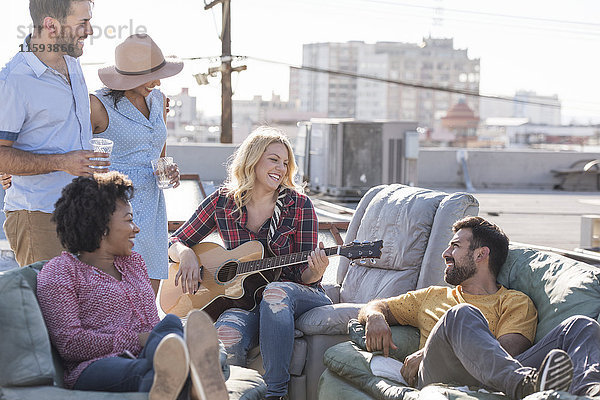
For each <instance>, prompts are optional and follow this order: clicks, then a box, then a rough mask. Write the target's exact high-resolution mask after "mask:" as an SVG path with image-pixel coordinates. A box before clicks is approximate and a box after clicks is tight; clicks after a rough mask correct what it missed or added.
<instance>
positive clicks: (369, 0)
mask: <svg viewBox="0 0 600 400" xmlns="http://www.w3.org/2000/svg"><path fill="white" fill-rule="evenodd" d="M361 1H363V2H367V3H379V4H387V5H393V6H401V7H408V8H417V9H427V10H430V11H431V10H435V9H438V8H442V9H443V10H444V12H446V11H449V12H454V13H459V14H470V15H481V16H488V17H499V18H508V19H515V20H516V19H520V20H525V21H534V22H551V23H557V24H569V25H584V26H589V27H593V28H597V29H600V24H598V23H594V22H585V21H570V20H561V19H552V18H539V17H528V16H522V15H510V14H500V13H490V12H483V11H472V10H461V9H456V8H447V7H436V6H421V5H415V4H407V3H398V2H395V1H386V0H361Z"/></svg>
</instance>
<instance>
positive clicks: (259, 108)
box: [233, 93, 326, 143]
mask: <svg viewBox="0 0 600 400" xmlns="http://www.w3.org/2000/svg"><path fill="white" fill-rule="evenodd" d="M325 116H326V115H325V114H324V113H322V112H321V113H320V112H310V111H300V110H299V109H298V107H297V106H296V104H295V103H292V102H288V101H282V100H281V96H279V95H278V94H275V93H273V94H272V95H271V100H265V99H263V98H262V96H254V98H252V99H251V100H233V143H241V142H242V141H243V140H244V139H245V138H246V136H247V135H248V134H249V133H250V132H252V130H253V129H254V128H256V127H257V126H260V125H269V126H273V127H276V128H279V129H281V130H282V131H283V132H284V133H285V134H286V135H287V136H288V137H290V139H294V138H295V136H296V133H297V131H298V121H304V120H309V119H311V118H316V117H325Z"/></svg>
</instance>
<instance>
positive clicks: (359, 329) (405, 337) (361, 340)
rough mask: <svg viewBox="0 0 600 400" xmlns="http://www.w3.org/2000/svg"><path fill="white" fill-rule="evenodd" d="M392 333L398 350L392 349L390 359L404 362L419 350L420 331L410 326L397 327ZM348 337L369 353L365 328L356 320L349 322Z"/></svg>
mask: <svg viewBox="0 0 600 400" xmlns="http://www.w3.org/2000/svg"><path fill="white" fill-rule="evenodd" d="M390 329H391V331H392V341H393V342H394V344H395V345H396V349H395V350H394V349H390V357H393V358H395V359H396V360H398V361H402V362H404V359H405V358H406V356H408V355H410V354H412V353H414V352H415V351H417V350H418V349H419V340H420V334H419V330H418V329H417V328H415V327H413V326H409V325H396V326H391V327H390ZM348 335H349V336H350V340H351V341H352V342H353V343H354V344H355V345H356V346H358V347H359V348H360V349H361V350H364V351H367V346H366V344H365V327H364V326H363V325H362V324H361V323H359V322H358V320H356V319H351V320H350V322H348ZM373 354H382V352H381V351H377V352H373Z"/></svg>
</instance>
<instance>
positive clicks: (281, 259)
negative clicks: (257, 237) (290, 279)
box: [237, 246, 341, 274]
mask: <svg viewBox="0 0 600 400" xmlns="http://www.w3.org/2000/svg"><path fill="white" fill-rule="evenodd" d="M340 248H341V246H336V247H327V248H325V249H323V250H324V251H325V255H326V256H327V257H331V256H335V255H339V250H340ZM311 252H312V250H307V251H302V252H300V253H292V254H286V255H284V256H276V257H268V258H263V259H261V260H254V261H245V262H241V263H239V264H238V270H237V272H238V274H247V273H252V272H257V271H264V270H268V269H274V268H280V267H287V266H290V265H295V264H301V263H303V262H306V260H307V259H308V256H309V255H310V253H311Z"/></svg>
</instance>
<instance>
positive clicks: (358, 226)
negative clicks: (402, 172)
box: [251, 184, 479, 400]
mask: <svg viewBox="0 0 600 400" xmlns="http://www.w3.org/2000/svg"><path fill="white" fill-rule="evenodd" d="M478 211H479V204H478V202H477V200H476V199H475V198H474V197H473V196H471V195H469V194H466V193H454V194H447V193H443V192H438V191H433V190H428V189H421V188H415V187H409V186H404V185H399V184H394V185H382V186H377V187H374V188H372V189H371V190H370V191H369V192H367V193H366V194H365V195H364V196H363V198H362V199H361V201H360V203H359V204H358V207H357V209H356V213H355V215H354V217H353V219H352V221H351V222H350V225H349V227H348V231H347V234H346V242H351V241H353V240H359V241H370V240H376V239H383V242H384V247H383V250H382V257H381V259H379V260H375V262H374V263H373V262H371V261H370V260H367V261H366V262H365V263H364V264H360V263H357V264H350V263H349V262H348V260H345V259H342V261H341V262H340V265H339V269H338V271H337V280H336V284H335V285H330V286H328V287H326V290H327V292H328V294H329V296H330V297H331V299H332V300H333V302H334V304H333V305H331V306H323V307H317V308H315V309H312V310H310V311H308V312H306V313H304V314H303V315H302V316H300V318H298V319H297V320H296V340H295V342H294V352H293V355H292V362H291V367H290V374H291V380H290V385H289V394H290V399H291V400H316V399H317V386H318V382H319V377H320V376H321V374H322V373H323V371H324V370H325V366H324V365H323V354H324V353H325V351H326V350H327V349H328V348H329V347H331V346H333V345H335V344H337V343H340V342H342V341H346V340H348V334H347V325H348V321H349V320H350V319H351V318H356V317H357V315H358V310H359V309H360V307H361V306H362V305H363V304H365V303H367V302H368V301H370V300H372V299H375V298H381V297H389V296H395V295H399V294H402V293H405V292H407V291H409V290H413V289H415V288H422V287H426V286H430V285H439V284H444V281H443V271H444V268H445V265H444V263H443V261H442V258H441V254H442V251H443V250H444V249H445V248H446V246H447V245H448V242H449V241H450V238H451V237H452V234H451V226H452V224H453V223H454V222H455V221H456V220H458V219H460V218H462V217H464V216H467V215H477V213H478ZM261 365H262V362H261V360H260V359H258V360H256V361H255V362H254V363H253V364H251V367H253V368H256V369H259V370H260V369H261Z"/></svg>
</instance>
